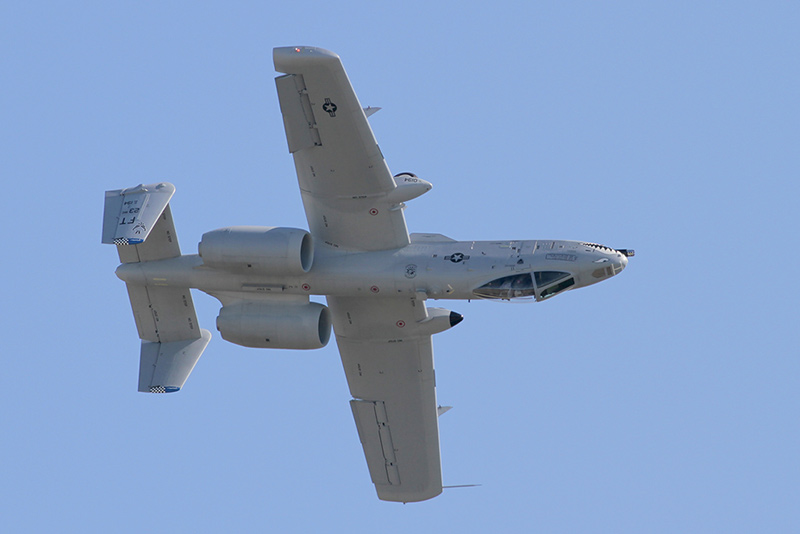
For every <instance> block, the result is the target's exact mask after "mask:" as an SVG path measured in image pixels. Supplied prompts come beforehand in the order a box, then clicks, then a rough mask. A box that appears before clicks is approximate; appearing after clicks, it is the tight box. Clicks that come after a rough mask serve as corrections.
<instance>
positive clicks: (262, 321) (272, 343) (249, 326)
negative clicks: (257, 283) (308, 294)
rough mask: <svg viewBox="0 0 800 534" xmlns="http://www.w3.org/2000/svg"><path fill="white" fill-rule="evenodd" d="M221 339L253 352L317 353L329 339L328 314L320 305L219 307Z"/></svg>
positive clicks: (329, 315)
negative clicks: (295, 350)
mask: <svg viewBox="0 0 800 534" xmlns="http://www.w3.org/2000/svg"><path fill="white" fill-rule="evenodd" d="M217 330H219V333H220V334H221V335H222V339H224V340H225V341H230V342H231V343H235V344H237V345H242V346H243V347H253V348H257V349H301V350H306V349H319V348H322V347H324V346H325V345H327V344H328V340H330V338H331V312H330V310H329V309H328V308H327V307H326V306H323V305H322V304H319V303H316V302H309V303H305V304H294V303H292V304H283V303H271V302H270V303H264V302H243V303H239V304H233V305H230V306H223V307H222V309H221V310H220V311H219V317H217Z"/></svg>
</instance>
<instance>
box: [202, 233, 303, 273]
mask: <svg viewBox="0 0 800 534" xmlns="http://www.w3.org/2000/svg"><path fill="white" fill-rule="evenodd" d="M197 248H198V252H199V253H200V257H201V258H203V264H204V265H207V266H209V267H213V268H214V269H221V270H223V271H231V272H237V273H258V274H270V275H272V274H274V275H299V274H303V273H307V272H308V271H309V269H311V264H312V263H313V262H314V242H313V239H312V238H311V234H309V233H308V232H306V231H305V230H300V229H297V228H275V227H271V226H232V227H229V228H220V229H219V230H214V231H212V232H208V233H205V234H203V238H202V239H201V240H200V244H199V245H198V246H197Z"/></svg>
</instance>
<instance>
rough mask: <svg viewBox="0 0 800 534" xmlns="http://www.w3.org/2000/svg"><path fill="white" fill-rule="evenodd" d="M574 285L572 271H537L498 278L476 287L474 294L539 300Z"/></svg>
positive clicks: (488, 297)
mask: <svg viewBox="0 0 800 534" xmlns="http://www.w3.org/2000/svg"><path fill="white" fill-rule="evenodd" d="M534 281H535V284H534ZM573 285H575V278H574V277H573V276H572V274H570V273H567V272H562V271H536V272H534V273H523V274H513V275H511V276H504V277H502V278H497V279H495V280H492V281H491V282H489V283H488V284H484V285H482V286H481V287H479V288H477V289H475V290H474V291H473V294H474V295H475V296H476V297H480V298H485V299H505V300H508V299H513V298H519V297H536V298H537V300H544V299H547V298H550V297H552V296H554V295H556V294H558V293H561V292H562V291H565V290H567V289H569V288H570V287H572V286H573ZM537 291H538V295H537Z"/></svg>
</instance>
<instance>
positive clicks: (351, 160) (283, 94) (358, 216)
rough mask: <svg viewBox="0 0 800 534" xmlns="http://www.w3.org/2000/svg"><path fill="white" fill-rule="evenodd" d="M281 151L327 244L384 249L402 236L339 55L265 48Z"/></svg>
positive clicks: (399, 216) (388, 182)
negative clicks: (284, 148)
mask: <svg viewBox="0 0 800 534" xmlns="http://www.w3.org/2000/svg"><path fill="white" fill-rule="evenodd" d="M273 59H274V62H275V70H277V71H278V72H283V73H286V75H285V76H279V77H278V78H276V79H275V85H276V86H277V89H278V100H279V101H280V106H281V113H282V115H283V123H284V127H285V129H286V139H287V141H288V144H289V152H291V153H292V154H293V155H294V163H295V167H296V170H297V178H298V181H299V183H300V191H301V193H302V195H303V205H304V206H305V210H306V217H307V218H308V224H309V228H310V230H311V234H312V235H313V236H314V238H315V239H317V240H319V242H321V243H323V242H324V243H326V244H328V245H329V246H331V247H334V248H342V249H351V250H387V249H395V248H400V247H404V246H406V245H408V244H409V237H408V229H407V228H406V221H405V217H404V216H403V210H402V209H400V208H399V204H398V203H397V202H392V201H390V200H389V199H388V198H387V195H388V194H389V193H391V192H392V191H393V190H394V189H395V181H394V179H393V178H392V175H391V173H390V172H389V168H388V167H387V165H386V161H385V160H384V159H383V154H382V153H381V150H380V148H379V147H378V143H377V141H376V140H375V135H374V134H373V133H372V128H371V127H370V125H369V122H368V121H367V117H366V114H365V112H364V110H363V109H362V107H361V104H360V103H359V101H358V98H357V97H356V94H355V92H354V91H353V86H352V85H351V84H350V80H349V79H348V77H347V73H346V72H345V70H344V67H343V66H342V62H341V60H340V59H339V56H337V55H336V54H334V53H333V52H330V51H328V50H323V49H321V48H312V47H285V48H276V49H274V51H273Z"/></svg>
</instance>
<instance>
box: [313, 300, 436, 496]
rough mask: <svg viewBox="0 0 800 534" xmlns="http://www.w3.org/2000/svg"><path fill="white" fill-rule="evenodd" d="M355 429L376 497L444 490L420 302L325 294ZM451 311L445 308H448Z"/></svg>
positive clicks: (424, 313)
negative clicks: (350, 399)
mask: <svg viewBox="0 0 800 534" xmlns="http://www.w3.org/2000/svg"><path fill="white" fill-rule="evenodd" d="M328 305H329V307H330V309H331V313H332V317H333V325H334V331H335V332H336V342H337V343H338V345H339V352H340V354H341V357H342V364H343V366H344V372H345V375H346V376H347V383H348V385H349V386H350V393H351V394H352V395H353V397H354V400H352V401H350V405H351V407H352V409H353V417H354V418H355V422H356V427H357V429H358V436H359V438H360V440H361V445H362V447H363V448H364V455H365V456H366V459H367V466H368V468H369V473H370V476H371V478H372V482H373V483H374V484H375V489H376V491H377V493H378V498H380V499H381V500H385V501H398V502H415V501H423V500H426V499H430V498H433V497H435V496H437V495H439V494H440V493H441V492H442V468H441V460H440V454H439V422H438V411H437V404H436V383H435V378H434V369H433V344H432V342H431V334H432V333H433V330H431V329H429V328H427V325H429V324H430V321H429V320H428V322H424V323H421V322H420V320H422V321H425V320H426V318H427V311H426V309H425V303H424V302H423V301H421V300H415V299H406V298H368V297H367V298H364V297H354V298H350V297H328ZM448 313H449V312H448Z"/></svg>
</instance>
